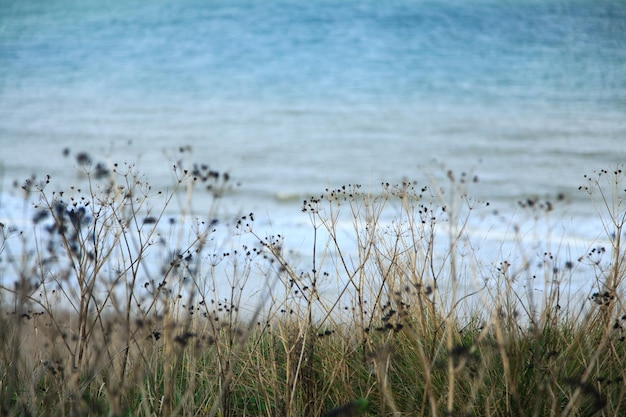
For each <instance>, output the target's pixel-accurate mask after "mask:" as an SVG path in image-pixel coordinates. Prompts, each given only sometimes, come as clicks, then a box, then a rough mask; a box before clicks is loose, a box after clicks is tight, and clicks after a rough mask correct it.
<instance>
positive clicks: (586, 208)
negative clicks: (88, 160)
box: [0, 0, 626, 236]
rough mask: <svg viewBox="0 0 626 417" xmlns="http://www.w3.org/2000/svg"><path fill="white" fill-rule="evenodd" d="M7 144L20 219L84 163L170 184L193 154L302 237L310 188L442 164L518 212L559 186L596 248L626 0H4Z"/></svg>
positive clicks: (621, 157) (625, 133)
mask: <svg viewBox="0 0 626 417" xmlns="http://www.w3.org/2000/svg"><path fill="white" fill-rule="evenodd" d="M0 143H1V145H2V150H1V151H0V152H1V153H0V161H1V163H2V164H3V167H4V188H3V189H4V203H3V204H4V207H0V210H4V211H3V212H0V217H3V218H5V219H6V218H13V219H15V217H16V216H19V214H17V213H16V212H14V211H12V210H11V207H12V206H11V196H10V184H11V182H12V181H13V180H14V179H16V178H17V179H24V178H26V177H28V176H30V175H31V174H33V173H37V174H39V175H40V176H41V175H43V174H51V175H52V177H53V179H55V180H57V181H59V183H61V184H62V183H63V182H66V183H69V182H71V181H73V179H74V177H75V170H73V169H71V168H68V167H71V165H72V163H73V162H72V159H71V158H72V156H73V155H75V154H76V153H77V152H79V151H87V152H89V153H90V154H92V156H94V158H95V159H102V160H103V161H129V162H137V164H138V165H139V167H140V169H142V170H143V171H145V172H146V173H147V174H148V178H149V180H150V181H151V182H152V183H153V184H155V185H157V186H165V185H167V184H170V183H171V180H172V176H171V172H170V170H169V167H170V166H171V163H172V161H173V160H174V159H175V158H177V157H178V155H177V151H176V150H177V149H178V148H179V147H180V146H184V145H190V146H191V147H192V148H193V157H192V160H194V161H196V162H200V163H207V164H209V165H210V166H211V167H213V168H215V169H217V170H220V171H221V170H227V171H228V172H229V173H230V174H231V176H232V177H233V178H235V179H236V180H237V181H239V182H240V183H241V186H240V187H239V188H238V189H237V191H236V193H235V195H234V196H231V197H232V199H233V200H232V201H233V203H229V204H226V207H227V209H229V210H231V211H232V212H233V213H235V212H237V211H239V210H242V211H245V212H247V211H255V212H258V213H263V214H264V215H266V216H267V217H273V219H272V222H273V223H272V225H273V227H274V228H276V229H278V230H279V231H280V232H282V233H284V234H286V235H288V236H289V233H290V232H291V233H296V234H297V233H299V231H298V227H300V226H299V225H301V224H302V221H301V214H300V210H299V204H300V201H301V200H302V198H304V197H306V196H308V195H310V194H318V193H319V192H321V191H322V190H323V189H324V188H326V187H327V186H329V185H330V186H338V185H341V184H345V183H361V184H366V185H367V184H377V183H379V182H380V181H383V180H384V181H390V182H395V181H400V180H401V179H402V178H403V177H409V178H411V179H416V180H418V181H421V182H424V181H426V180H427V178H428V176H429V175H431V174H434V175H438V174H441V172H443V171H441V170H440V169H439V168H437V164H438V163H443V164H445V166H446V169H447V168H451V169H454V170H455V171H457V172H461V171H472V172H474V173H476V174H477V175H478V176H479V178H480V182H479V183H478V184H475V186H474V187H473V188H472V190H473V193H475V194H476V196H477V197H480V198H485V199H487V200H489V201H490V202H491V203H492V207H496V208H498V210H500V211H501V212H505V213H506V212H507V211H510V212H512V211H513V210H514V208H515V202H516V201H517V200H519V199H523V198H525V197H527V196H530V195H538V196H555V195H557V194H558V193H563V194H564V195H565V197H566V200H568V201H570V202H571V207H570V208H569V209H568V210H569V211H568V214H567V215H566V216H565V219H566V222H567V224H568V226H567V227H566V230H567V231H566V232H565V233H567V234H572V233H576V232H579V231H580V230H583V231H584V233H585V234H587V235H589V236H595V234H596V232H597V226H598V224H597V223H595V222H593V221H590V219H593V218H594V216H595V214H594V211H593V209H592V208H591V206H590V205H588V204H587V199H586V197H585V195H582V194H581V193H579V192H578V191H577V187H578V186H579V185H580V184H581V183H582V176H583V174H587V173H589V172H591V171H592V170H594V169H599V168H605V167H607V166H609V165H611V164H613V165H614V164H616V163H619V162H625V161H626V3H625V2H623V1H621V0H616V1H608V0H600V1H598V0H594V1H592V0H588V1H557V0H547V1H531V0H509V1H496V0H482V1H455V0H441V1H419V0H415V1H411V0H392V1H385V2H377V1H370V0H341V1H339V0H334V1H330V0H318V1H310V2H301V1H295V0H294V1H289V0H285V1H282V0H268V1H244V0H234V1H193V0H181V1H152V2H144V1H128V0H124V1H121V0H111V1H108V2H104V3H103V2H100V1H88V0H80V1H70V0H58V1H34V0H30V1H3V2H2V4H1V5H0ZM64 148H69V149H70V150H71V151H72V154H71V155H70V157H69V159H68V158H64V157H63V155H62V150H63V149H64ZM433 161H437V162H433ZM375 188H376V187H374V189H375ZM272 214H273V216H272ZM568 216H569V217H568ZM257 217H259V216H257Z"/></svg>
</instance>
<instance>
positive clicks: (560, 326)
mask: <svg viewBox="0 0 626 417" xmlns="http://www.w3.org/2000/svg"><path fill="white" fill-rule="evenodd" d="M180 152H181V154H183V156H185V157H186V156H188V155H189V149H188V148H181V149H180ZM66 153H69V151H67V152H66ZM76 161H77V167H78V169H79V171H80V172H81V174H82V176H83V179H82V180H81V181H82V184H84V185H83V186H82V187H78V186H77V187H68V189H66V190H63V191H58V190H55V191H52V190H51V188H52V184H51V183H50V182H51V179H50V178H48V177H45V178H44V179H43V180H37V179H36V178H31V179H29V180H27V181H26V182H24V183H19V185H20V187H21V191H22V192H23V194H24V201H25V206H26V207H29V208H30V207H32V208H33V210H34V211H33V215H32V216H31V218H32V221H31V223H30V224H28V225H22V226H20V227H18V226H15V225H11V224H8V223H6V224H2V225H0V232H1V236H0V239H1V240H0V256H1V261H0V284H1V288H0V296H1V298H0V301H1V308H2V310H1V315H0V399H1V404H0V415H6V416H37V415H41V416H85V415H93V416H98V415H103V416H104V415H108V416H130V415H132V416H135V415H137V416H143V415H145V416H149V415H150V416H152V415H161V416H175V415H184V416H221V417H230V416H268V417H275V416H281V417H299V416H307V417H308V416H324V415H325V416H349V415H357V414H358V415H371V416H545V415H555V416H590V415H605V416H615V415H621V414H625V413H626V410H625V409H624V406H625V405H626V395H625V394H626V392H625V391H626V384H625V381H624V377H625V376H626V375H625V374H626V366H625V364H624V358H625V357H626V355H625V353H626V348H625V346H626V343H625V335H624V326H626V310H625V309H624V304H623V300H624V299H623V297H624V289H623V284H622V280H623V279H624V276H625V274H626V266H625V258H624V257H625V251H624V249H623V247H622V245H621V238H622V237H623V236H624V230H623V226H624V223H625V222H626V212H625V210H624V207H623V206H622V204H623V201H624V196H625V193H626V190H623V189H622V188H620V187H624V182H623V176H624V175H623V173H622V171H621V170H620V169H617V170H615V171H608V170H603V171H600V172H598V173H595V174H594V175H593V176H588V177H586V178H585V181H586V183H585V184H584V185H583V186H581V188H580V192H582V193H588V194H589V195H590V197H591V202H592V203H593V204H597V205H598V206H599V210H598V216H599V218H601V219H602V221H603V223H602V224H603V226H604V233H605V234H606V241H607V242H609V244H608V245H606V246H593V247H591V248H589V250H588V251H587V252H586V253H584V254H574V255H572V254H567V255H568V256H572V259H570V258H569V257H568V258H567V259H563V256H564V255H563V254H562V253H558V252H554V253H553V252H550V251H546V252H545V253H544V254H543V257H542V259H541V261H540V263H539V265H537V263H536V261H534V260H533V259H534V255H535V254H529V253H527V252H528V251H527V249H525V247H526V246H525V244H524V240H523V236H522V232H521V231H520V230H519V229H518V228H517V227H515V226H511V233H512V236H514V239H513V241H514V242H517V243H518V245H517V246H516V247H517V249H518V250H519V252H518V253H513V254H511V253H507V255H506V256H505V255H504V254H503V255H502V258H500V259H490V260H488V261H486V260H484V259H482V258H481V257H480V256H478V249H477V248H476V247H475V244H474V242H473V240H472V238H471V236H470V233H469V231H468V228H469V224H470V223H469V219H470V216H471V215H473V214H472V213H474V212H475V211H477V210H491V208H489V209H485V207H486V206H488V203H486V202H482V201H476V200H473V199H471V198H470V197H469V196H468V191H467V188H468V186H469V185H470V184H471V183H472V182H475V181H478V179H477V178H476V177H471V176H469V175H465V174H462V175H461V176H460V177H456V176H455V175H454V174H453V173H452V172H449V173H448V175H447V180H446V182H445V183H444V184H437V185H435V184H429V185H425V186H422V185H418V184H417V183H416V182H412V181H403V182H401V183H399V184H397V185H394V184H389V183H384V184H382V185H381V187H380V189H379V190H378V191H377V192H375V193H374V192H371V191H365V190H363V187H361V186H359V185H354V184H352V185H345V186H341V187H338V188H336V189H327V190H325V191H324V192H323V193H321V194H320V195H317V196H313V197H310V198H307V199H306V200H304V201H303V204H302V212H303V213H302V215H303V216H305V217H308V219H309V220H310V225H311V227H310V233H311V236H312V244H311V248H310V256H307V257H305V258H304V260H302V261H300V263H299V264H298V263H295V261H294V260H293V259H290V251H289V244H288V242H289V241H288V237H285V236H281V235H271V234H269V235H266V234H261V233H260V232H258V231H257V229H255V224H254V222H255V215H254V214H253V213H246V214H245V215H240V216H239V217H238V218H236V219H222V218H220V217H219V216H218V215H217V209H216V207H217V205H218V203H219V202H220V201H223V200H224V199H227V198H228V193H229V190H231V188H232V187H234V186H235V185H234V184H233V183H232V179H231V177H230V175H229V174H228V173H221V172H218V171H214V170H212V169H210V168H209V166H208V165H205V164H191V165H190V166H189V167H186V165H185V163H183V161H182V160H181V161H179V162H177V163H176V165H175V166H174V169H173V172H174V175H175V181H174V184H173V187H172V188H171V189H170V190H162V191H158V190H153V189H152V188H151V186H150V185H149V184H148V183H147V181H146V179H145V178H144V177H143V176H142V175H140V174H139V173H138V172H137V171H136V169H135V168H134V167H133V166H129V165H119V166H118V165H116V164H113V165H112V166H108V165H106V164H103V163H98V164H93V163H92V161H91V158H90V157H89V155H87V154H85V153H80V154H78V155H76ZM199 193H204V194H203V195H204V196H205V198H206V196H207V195H208V198H209V200H210V201H211V202H212V204H211V205H210V207H205V209H206V211H205V212H204V213H200V214H198V213H197V212H196V211H194V210H193V209H192V207H193V204H192V201H193V199H194V198H196V196H197V195H198V194H199ZM207 193H208V194H207ZM562 198H563V196H557V198H556V201H555V202H554V203H552V202H548V201H540V200H538V199H534V198H531V199H527V200H525V201H523V202H520V209H522V210H525V211H527V212H528V213H529V215H531V216H535V218H536V219H539V220H540V219H541V218H543V217H544V216H549V212H551V211H553V210H555V205H557V204H558V200H561V199H562ZM205 201H206V199H205ZM503 252H504V251H503ZM585 268H586V269H585ZM578 270H584V271H590V272H589V273H590V274H592V275H590V276H589V277H588V282H586V283H583V285H582V286H579V287H573V286H571V284H569V282H570V280H571V279H572V277H573V276H574V275H575V274H576V272H577V271H578ZM571 288H574V290H573V291H571V292H570V291H569V290H568V289H571ZM585 291H588V293H585V294H587V295H582V296H581V294H582V293H583V292H585Z"/></svg>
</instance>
